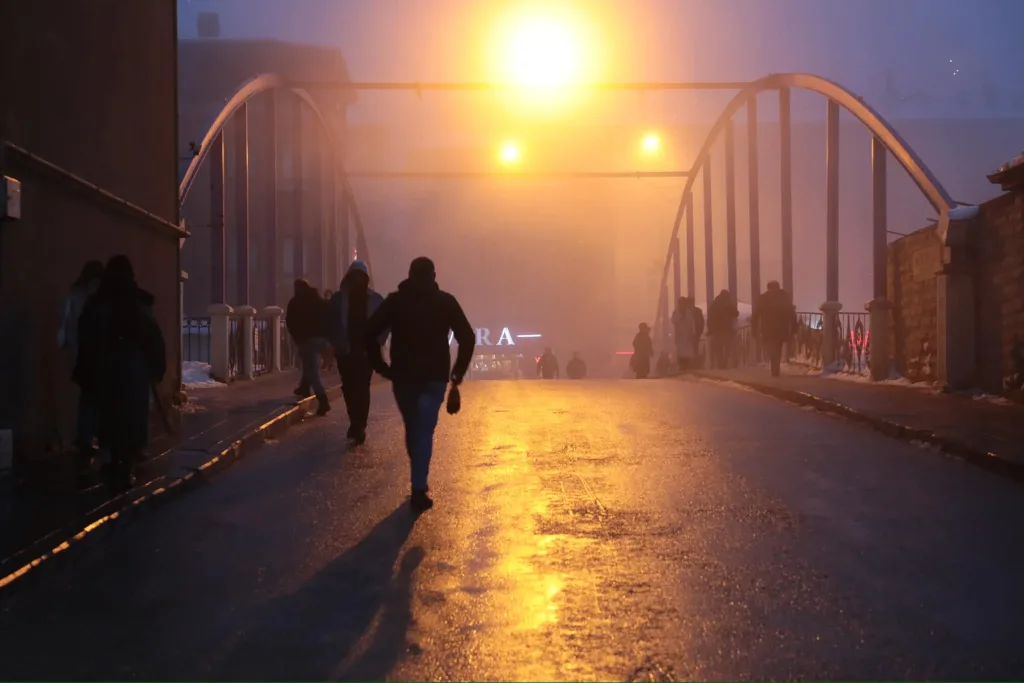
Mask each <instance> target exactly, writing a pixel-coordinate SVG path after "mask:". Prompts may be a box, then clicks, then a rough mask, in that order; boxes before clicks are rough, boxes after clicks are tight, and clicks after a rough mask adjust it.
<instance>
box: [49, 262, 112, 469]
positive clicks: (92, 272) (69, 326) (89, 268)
mask: <svg viewBox="0 0 1024 683" xmlns="http://www.w3.org/2000/svg"><path fill="white" fill-rule="evenodd" d="M102 276H103V263H102V262H100V261H89V262H87V263H86V264H85V265H84V266H83V267H82V272H81V273H80V274H79V275H78V279H77V280H75V282H74V283H73V284H72V285H71V291H70V292H68V295H67V296H66V297H64V305H63V307H62V309H61V310H62V317H61V324H60V330H59V331H58V332H57V346H58V347H59V348H60V349H61V351H62V352H63V354H64V358H65V360H66V362H67V366H68V368H69V374H70V375H72V376H73V375H74V368H75V363H76V362H77V361H78V323H79V320H81V317H82V311H84V310H85V305H86V302H87V301H88V300H89V298H90V297H91V296H92V295H93V294H95V293H96V290H97V289H98V288H99V285H100V278H101V277H102ZM69 408H70V406H69ZM69 412H70V411H69ZM62 423H63V420H62ZM61 431H62V433H65V434H66V432H64V430H63V429H62V430H61ZM61 441H62V442H63V443H62V445H66V444H67V442H68V441H71V443H72V445H73V446H74V448H75V450H76V451H77V453H78V455H79V458H80V460H81V468H82V469H88V468H89V465H90V464H91V462H92V458H93V450H94V445H95V441H96V405H95V401H94V400H93V397H92V396H91V395H90V394H89V393H88V392H86V391H83V390H82V389H81V388H79V390H78V397H77V411H76V415H75V430H74V436H73V437H72V438H71V439H66V438H62V439H61Z"/></svg>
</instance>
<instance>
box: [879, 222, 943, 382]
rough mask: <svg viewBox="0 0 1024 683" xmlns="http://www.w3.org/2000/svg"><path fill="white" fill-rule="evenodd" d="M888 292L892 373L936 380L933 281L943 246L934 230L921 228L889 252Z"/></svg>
mask: <svg viewBox="0 0 1024 683" xmlns="http://www.w3.org/2000/svg"><path fill="white" fill-rule="evenodd" d="M887 262H888V269H887V270H888V292H889V299H890V301H891V302H892V303H893V309H892V323H893V325H892V330H893V333H892V337H891V340H890V342H891V344H892V346H891V347H890V348H892V349H893V361H894V364H895V369H896V371H897V372H899V373H900V375H902V376H904V377H907V378H909V379H912V380H914V381H932V380H934V379H935V376H934V375H935V358H934V352H935V344H936V337H935V334H936V316H937V314H938V300H937V290H936V279H937V274H938V272H939V270H940V269H941V267H942V244H941V242H940V241H939V237H938V234H937V233H936V230H935V227H934V226H929V227H927V228H922V229H921V230H918V231H917V232H914V233H911V234H909V235H907V236H906V237H903V238H901V239H899V240H896V241H895V242H892V243H891V244H889V248H888V258H887Z"/></svg>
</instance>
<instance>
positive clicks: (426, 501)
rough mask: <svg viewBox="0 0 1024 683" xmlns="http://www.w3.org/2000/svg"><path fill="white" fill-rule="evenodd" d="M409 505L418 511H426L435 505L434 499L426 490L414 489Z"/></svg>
mask: <svg viewBox="0 0 1024 683" xmlns="http://www.w3.org/2000/svg"><path fill="white" fill-rule="evenodd" d="M409 505H411V506H412V509H413V510H415V511H416V512H426V511H427V510H429V509H430V508H432V507H434V501H433V500H432V499H431V498H430V496H428V495H427V492H426V491H415V490H414V491H413V492H412V495H411V496H409Z"/></svg>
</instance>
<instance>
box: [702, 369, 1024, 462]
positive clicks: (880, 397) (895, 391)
mask: <svg viewBox="0 0 1024 683" xmlns="http://www.w3.org/2000/svg"><path fill="white" fill-rule="evenodd" d="M805 373H806V371H805V370H799V369H796V368H795V367H794V366H789V367H787V368H785V369H784V371H783V375H782V376H781V377H775V378H773V377H772V376H771V375H770V374H769V372H768V369H767V368H748V369H742V370H725V371H722V370H711V371H704V372H702V373H700V376H702V377H705V378H707V379H714V380H718V381H723V380H724V381H730V382H736V383H738V384H742V385H744V386H746V387H748V388H750V389H755V390H757V391H760V392H762V393H765V394H770V395H772V396H775V397H777V398H781V399H783V400H787V401H792V402H794V403H799V404H801V405H808V406H812V407H814V408H818V409H820V410H824V411H826V412H831V413H835V414H839V415H843V416H844V417H848V418H852V419H855V420H858V421H860V422H864V423H866V424H869V425H871V426H872V427H875V428H876V429H879V430H881V431H884V432H886V433H888V434H890V435H892V436H896V437H899V438H903V439H906V440H911V441H923V442H926V443H929V444H931V445H934V446H937V447H939V448H941V449H942V450H944V451H945V452H947V453H950V454H952V455H957V456H960V457H963V458H965V459H967V460H970V461H972V462H975V463H976V464H979V465H982V466H985V467H988V468H990V469H994V470H999V471H1000V473H1001V474H1006V475H1008V476H1011V477H1013V478H1017V479H1024V406H1017V405H1007V404H1004V403H1002V402H996V401H992V400H987V399H984V398H975V397H972V396H966V395H957V394H944V393H940V392H939V391H938V390H937V389H934V388H930V387H925V386H920V385H904V384H900V383H897V382H882V383H877V384H875V383H871V382H869V381H867V380H866V379H865V380H863V381H858V380H859V378H857V380H854V379H853V378H829V377H823V376H821V375H816V374H805Z"/></svg>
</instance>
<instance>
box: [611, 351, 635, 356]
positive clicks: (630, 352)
mask: <svg viewBox="0 0 1024 683" xmlns="http://www.w3.org/2000/svg"><path fill="white" fill-rule="evenodd" d="M615 355H616V356H632V355H633V352H632V351H616V352H615Z"/></svg>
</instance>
